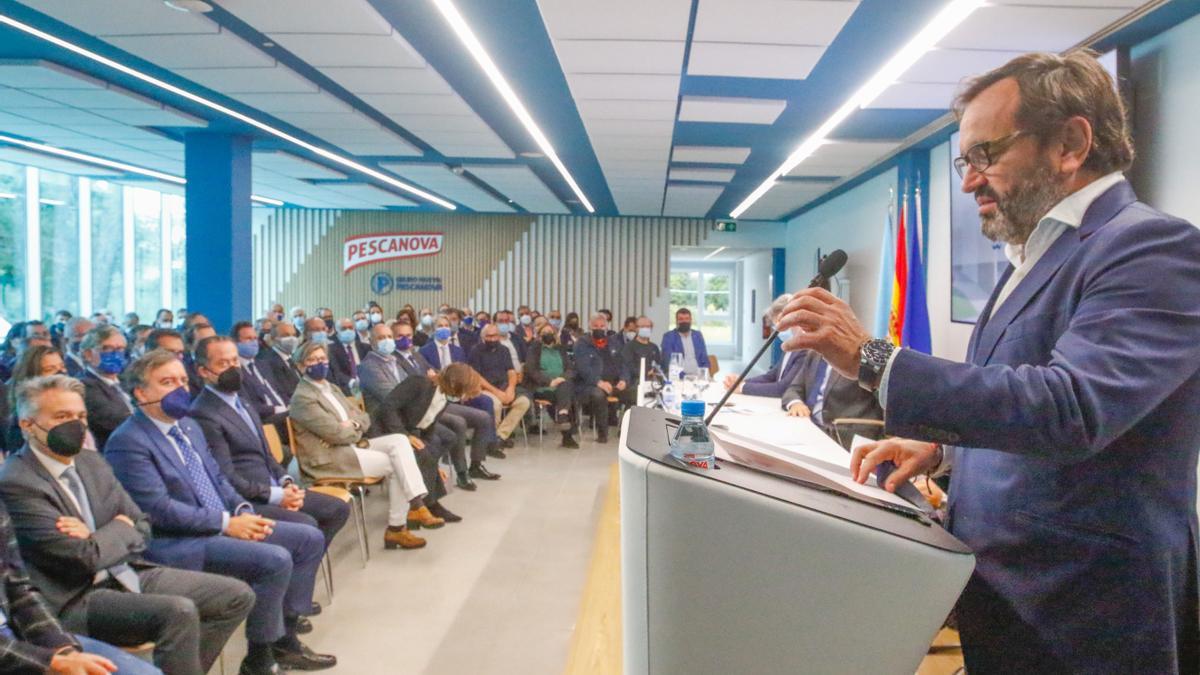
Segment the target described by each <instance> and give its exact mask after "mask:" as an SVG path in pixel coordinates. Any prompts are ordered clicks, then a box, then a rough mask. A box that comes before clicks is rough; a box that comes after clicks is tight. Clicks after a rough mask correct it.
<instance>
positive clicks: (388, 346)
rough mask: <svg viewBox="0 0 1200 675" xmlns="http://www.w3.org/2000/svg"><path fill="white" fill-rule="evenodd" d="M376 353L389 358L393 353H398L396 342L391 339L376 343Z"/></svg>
mask: <svg viewBox="0 0 1200 675" xmlns="http://www.w3.org/2000/svg"><path fill="white" fill-rule="evenodd" d="M375 351H377V352H379V353H380V354H383V355H384V356H388V355H390V354H391V353H392V352H394V351H396V341H395V340H393V339H391V338H384V339H382V340H380V341H379V342H377V343H375Z"/></svg>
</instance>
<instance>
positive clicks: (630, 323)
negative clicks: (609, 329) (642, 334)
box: [612, 316, 637, 354]
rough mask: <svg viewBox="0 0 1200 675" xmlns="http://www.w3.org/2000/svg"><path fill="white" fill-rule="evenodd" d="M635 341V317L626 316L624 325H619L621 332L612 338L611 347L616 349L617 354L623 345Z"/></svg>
mask: <svg viewBox="0 0 1200 675" xmlns="http://www.w3.org/2000/svg"><path fill="white" fill-rule="evenodd" d="M636 339H637V317H636V316H627V317H625V321H624V323H622V324H621V330H620V331H619V332H618V333H617V334H616V335H613V336H612V340H613V345H614V346H615V347H616V348H617V353H618V354H619V353H620V352H621V350H622V349H624V348H625V345H626V344H628V343H630V342H633V341H634V340H636Z"/></svg>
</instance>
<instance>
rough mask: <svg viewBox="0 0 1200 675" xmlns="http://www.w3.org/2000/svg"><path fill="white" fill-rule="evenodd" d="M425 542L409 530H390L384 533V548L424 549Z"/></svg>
mask: <svg viewBox="0 0 1200 675" xmlns="http://www.w3.org/2000/svg"><path fill="white" fill-rule="evenodd" d="M424 546H425V540H424V539H422V538H420V537H418V536H417V535H415V534H413V533H412V532H409V531H408V530H393V529H392V528H390V527H389V528H388V529H386V530H384V532H383V547H384V548H386V549H388V550H391V549H394V548H423V547H424Z"/></svg>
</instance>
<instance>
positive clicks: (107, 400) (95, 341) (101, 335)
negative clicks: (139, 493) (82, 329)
mask: <svg viewBox="0 0 1200 675" xmlns="http://www.w3.org/2000/svg"><path fill="white" fill-rule="evenodd" d="M80 353H81V354H82V355H83V358H84V362H85V363H87V370H86V371H85V372H84V373H82V374H81V375H80V377H79V379H80V380H81V381H82V382H83V386H84V387H86V388H87V395H86V397H85V402H86V403H87V411H88V426H89V427H90V428H91V430H92V435H93V436H95V438H96V447H97V448H99V449H103V448H104V443H105V442H106V441H108V437H109V435H110V434H111V433H112V432H113V430H115V429H116V428H117V427H118V426H119V425H120V424H121V422H124V421H125V418H127V417H129V415H130V414H132V413H133V401H132V399H130V398H129V394H128V393H126V392H125V390H124V389H123V388H122V386H121V378H120V375H121V373H122V372H123V371H124V370H125V363H126V356H125V334H124V333H122V332H121V329H119V328H117V327H116V326H110V325H107V324H102V325H99V326H96V327H95V328H93V329H92V330H90V331H88V334H87V335H86V336H84V338H83V341H82V342H81V343H80Z"/></svg>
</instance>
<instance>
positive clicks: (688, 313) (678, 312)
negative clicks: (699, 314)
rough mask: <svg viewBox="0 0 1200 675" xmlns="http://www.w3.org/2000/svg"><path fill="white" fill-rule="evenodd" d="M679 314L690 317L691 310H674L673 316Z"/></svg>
mask: <svg viewBox="0 0 1200 675" xmlns="http://www.w3.org/2000/svg"><path fill="white" fill-rule="evenodd" d="M680 314H687V315H688V316H691V315H692V310H690V309H688V308H687V307H680V308H679V309H677V310H675V316H677V317H678V316H679V315H680Z"/></svg>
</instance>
